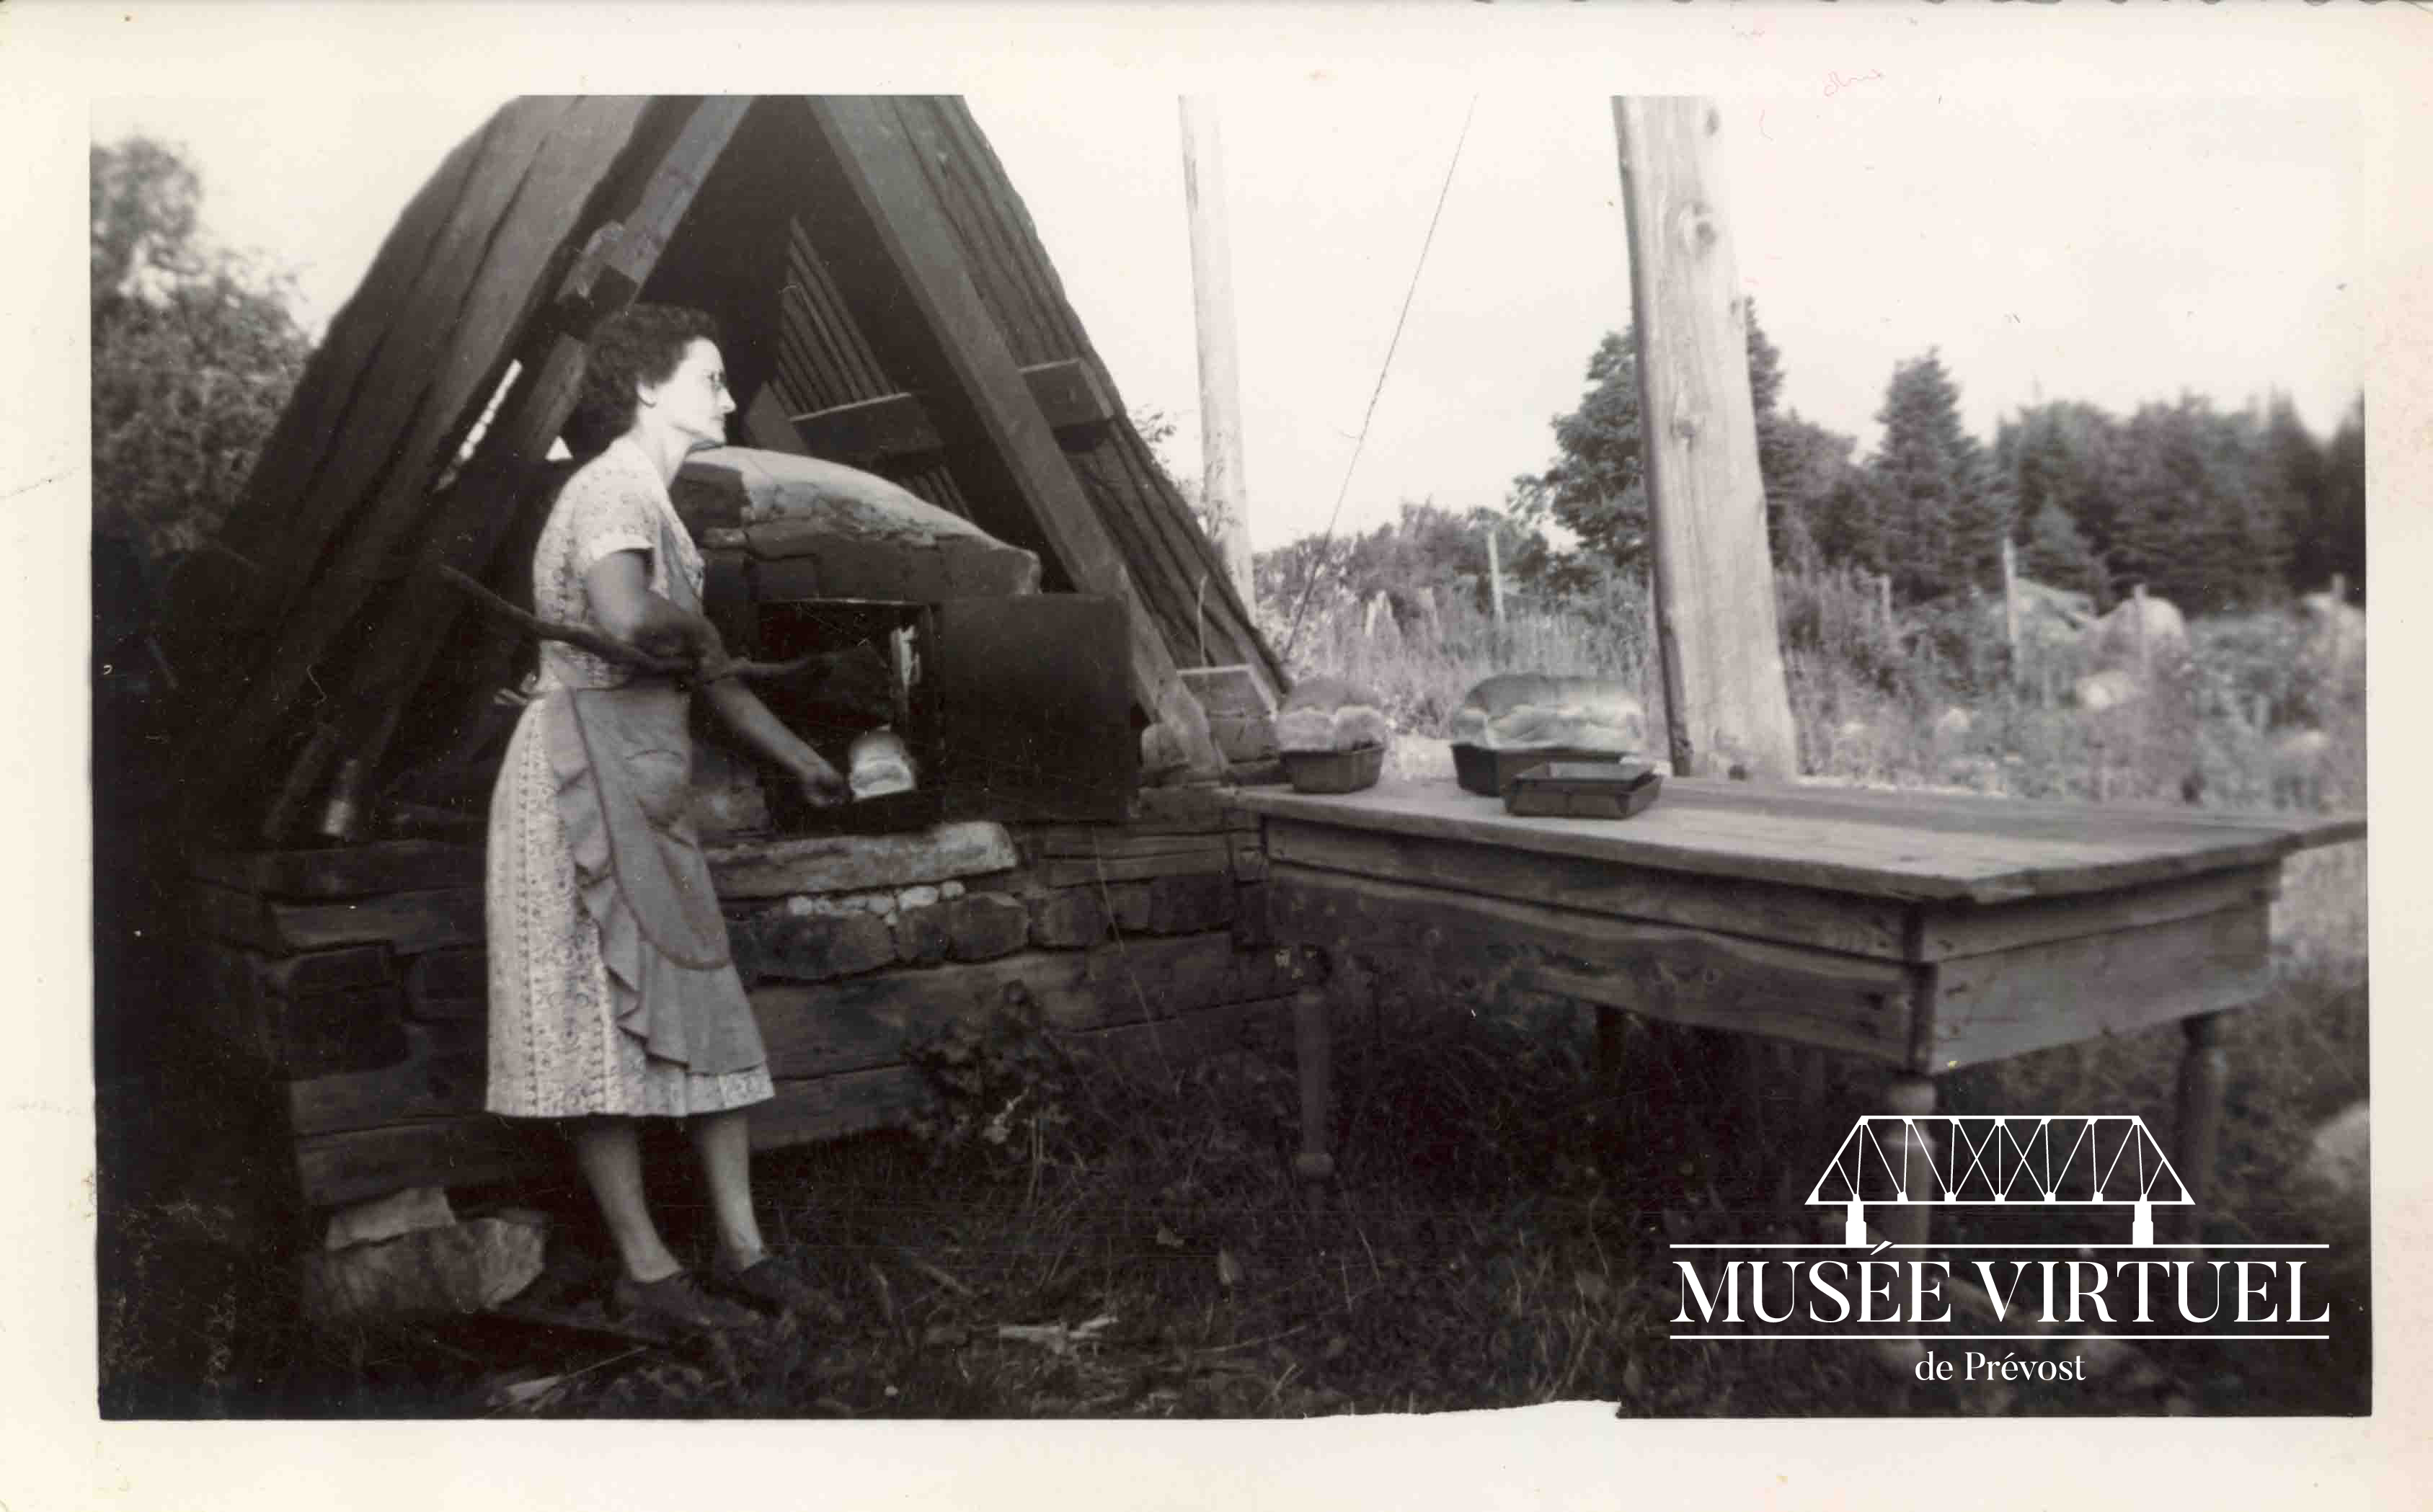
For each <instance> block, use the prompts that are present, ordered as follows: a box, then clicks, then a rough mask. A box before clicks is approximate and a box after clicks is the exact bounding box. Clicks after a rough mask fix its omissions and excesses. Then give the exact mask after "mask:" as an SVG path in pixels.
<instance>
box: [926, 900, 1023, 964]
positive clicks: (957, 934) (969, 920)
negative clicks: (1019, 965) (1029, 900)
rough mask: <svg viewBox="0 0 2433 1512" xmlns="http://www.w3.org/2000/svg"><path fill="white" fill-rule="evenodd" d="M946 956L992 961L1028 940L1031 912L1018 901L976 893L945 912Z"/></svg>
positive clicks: (1012, 951)
mask: <svg viewBox="0 0 2433 1512" xmlns="http://www.w3.org/2000/svg"><path fill="white" fill-rule="evenodd" d="M945 912H946V954H947V955H949V956H951V957H952V958H954V959H955V960H995V959H996V958H997V957H999V956H1010V955H1012V954H1013V953H1014V952H1015V951H1017V950H1020V949H1021V948H1022V947H1023V945H1024V944H1025V943H1027V942H1028V941H1029V939H1030V910H1029V909H1027V908H1024V907H1023V905H1022V900H1021V899H1019V898H1010V897H1007V896H1005V895H1004V894H1003V893H1000V892H975V893H973V894H971V895H970V896H969V897H964V898H959V899H957V900H956V901H955V902H954V903H953V904H952V905H951V906H949V907H948V908H947V909H945Z"/></svg>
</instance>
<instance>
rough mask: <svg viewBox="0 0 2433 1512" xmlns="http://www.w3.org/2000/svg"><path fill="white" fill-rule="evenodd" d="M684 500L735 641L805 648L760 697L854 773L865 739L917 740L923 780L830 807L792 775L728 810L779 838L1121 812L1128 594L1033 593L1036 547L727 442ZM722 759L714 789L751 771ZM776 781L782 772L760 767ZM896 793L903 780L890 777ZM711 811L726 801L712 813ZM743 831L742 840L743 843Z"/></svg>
mask: <svg viewBox="0 0 2433 1512" xmlns="http://www.w3.org/2000/svg"><path fill="white" fill-rule="evenodd" d="M674 492H675V497H676V499H677V501H678V508H679V510H680V511H681V512H683V513H685V514H686V515H688V516H689V517H690V518H689V519H688V523H689V524H690V525H692V526H693V528H694V531H695V534H696V535H697V536H699V537H700V538H702V539H703V540H704V541H705V542H706V543H708V544H709V550H708V552H707V553H706V562H707V566H708V571H707V574H706V579H707V581H706V593H705V599H706V609H707V612H708V613H709V615H710V617H711V618H712V620H715V621H716V622H717V623H718V625H719V629H720V632H721V635H722V637H723V638H724V639H725V640H726V642H727V644H728V646H729V648H730V649H731V650H735V651H738V652H740V653H742V654H748V655H750V656H751V657H753V658H754V659H756V660H760V661H777V662H785V661H793V660H796V659H798V658H805V657H808V658H809V659H808V665H806V666H805V667H804V668H803V669H802V670H801V671H798V672H795V673H792V674H791V675H788V676H784V677H775V678H770V679H766V680H764V681H762V682H761V683H760V684H759V685H758V688H757V690H758V692H759V693H760V696H761V698H762V701H763V702H765V703H767V704H768V705H769V707H770V710H771V711H772V712H773V713H774V714H775V715H776V716H777V717H778V718H779V719H780V720H782V721H783V722H785V723H786V724H787V725H788V727H790V728H791V729H792V730H794V731H795V732H796V733H797V734H799V735H801V736H802V737H803V738H804V739H807V740H808V741H809V742H810V743H811V744H812V746H813V747H814V748H815V749H817V750H818V751H819V753H820V754H821V755H822V756H825V757H826V758H827V760H828V761H829V762H830V763H831V764H832V765H834V766H835V767H836V769H837V770H838V771H839V772H840V773H845V774H847V776H848V777H851V776H853V775H854V771H855V760H854V756H855V748H856V742H857V741H858V740H860V739H863V738H865V737H868V736H870V735H872V734H873V733H874V732H876V731H880V730H885V731H886V732H888V733H889V734H891V735H892V736H893V737H894V738H895V739H896V740H898V741H900V742H901V750H902V753H903V755H904V756H906V757H908V758H909V759H908V761H907V762H906V764H907V765H909V767H910V777H911V786H910V789H909V790H899V791H882V792H876V793H872V794H870V795H862V794H861V793H860V792H859V790H858V792H857V796H856V798H855V800H854V801H853V802H850V803H846V804H842V805H839V806H836V807H829V808H814V807H811V806H810V805H809V804H808V801H806V800H805V798H804V797H803V795H802V794H801V793H800V792H799V791H798V790H796V789H795V788H794V787H793V785H792V784H791V783H788V782H784V781H777V780H764V781H762V782H760V783H759V785H758V786H759V788H760V791H761V793H762V795H763V802H762V803H761V804H760V805H758V806H755V805H753V804H752V803H750V802H749V801H748V800H747V801H745V802H743V803H741V804H739V805H735V806H732V807H733V811H735V812H737V813H740V815H742V816H746V817H748V816H750V815H752V814H755V813H764V814H765V821H764V822H763V823H762V824H717V823H715V816H713V827H714V828H719V829H724V830H728V831H730V832H747V833H748V832H750V831H752V830H755V829H765V830H766V831H767V832H770V833H774V834H779V835H806V834H829V833H856V832H883V831H893V830H902V829H909V828H915V827H919V826H921V825H925V824H934V823H936V822H938V821H939V820H941V819H991V820H998V821H1013V820H1046V819H1064V820H1087V819H1101V820H1112V819H1120V818H1122V817H1123V814H1124V810H1125V806H1126V803H1127V801H1128V799H1129V797H1130V794H1131V790H1132V789H1133V788H1134V787H1135V786H1137V784H1138V782H1139V776H1140V732H1139V729H1138V727H1137V726H1136V725H1135V724H1134V722H1133V719H1132V712H1131V711H1132V699H1131V688H1130V687H1129V684H1128V682H1127V680H1126V668H1125V664H1124V660H1123V647H1124V645H1125V642H1126V637H1127V634H1128V627H1127V625H1126V621H1125V611H1124V606H1123V605H1122V603H1119V602H1117V601H1115V600H1113V599H1107V598H1097V597H1093V596H1089V595H1081V594H1041V593H1039V592H1037V591H1036V584H1037V581H1038V564H1037V560H1036V558H1035V557H1033V556H1032V555H1031V553H1029V552H1023V551H1020V550H1018V549H1016V548H1014V547H1011V546H1007V545H1005V544H1003V543H1002V542H998V541H995V540H993V539H991V538H990V537H988V536H987V535H984V534H983V533H981V532H980V531H979V530H978V528H977V527H974V526H973V525H971V524H970V523H968V522H967V521H964V520H962V519H961V518H957V517H955V516H953V515H950V514H948V513H946V512H945V511H944V510H941V509H938V508H936V507H935V506H933V505H930V504H927V503H926V502H924V501H921V500H920V499H919V498H917V497H915V496H914V495H912V494H910V493H909V492H907V491H906V490H904V489H902V488H898V487H896V486H895V485H893V484H890V483H888V482H886V481H885V480H884V479H881V478H878V477H876V476H874V475H871V474H868V473H862V472H859V471H857V470H856V469H853V468H850V467H840V466H837V465H835V464H831V463H825V462H821V461H818V460H816V459H813V458H808V457H798V456H790V455H786V454H782V453H777V452H768V451H757V450H750V449H746V448H726V449H723V450H719V451H714V452H709V453H706V454H705V455H704V456H702V457H700V458H697V459H695V460H694V461H692V462H690V463H689V464H687V466H686V467H685V470H684V473H683V475H682V476H681V477H680V478H679V479H678V482H677V486H676V489H675V490H674ZM738 759H739V758H736V757H734V756H730V755H726V754H724V753H717V754H713V755H712V756H710V757H709V758H708V759H707V760H706V761H705V762H704V771H703V773H701V777H700V781H701V783H702V785H703V786H704V787H705V788H714V787H715V786H716V785H717V784H718V783H720V782H721V781H726V782H730V783H731V782H735V781H739V780H740V779H741V777H742V776H743V775H744V774H743V773H741V772H740V770H739V767H738ZM760 775H762V776H764V777H768V776H774V773H762V774H760ZM882 786H889V785H882ZM713 807H714V806H713ZM738 838H740V834H739V836H738Z"/></svg>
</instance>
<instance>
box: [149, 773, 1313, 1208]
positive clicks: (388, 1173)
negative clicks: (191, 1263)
mask: <svg viewBox="0 0 2433 1512" xmlns="http://www.w3.org/2000/svg"><path fill="white" fill-rule="evenodd" d="M982 827H985V826H982ZM1010 833H1011V838H1012V841H1013V845H1012V856H1013V858H1015V859H1016V862H1017V864H1015V865H1012V866H1011V867H1007V868H1005V869H1002V870H998V871H993V872H988V873H983V874H979V875H970V876H965V877H961V878H956V879H949V880H943V881H931V882H916V883H911V884H909V885H897V886H887V887H878V888H858V889H857V890H856V891H854V892H842V893H818V894H814V893H810V892H796V891H792V890H791V889H792V888H793V887H794V886H796V885H797V884H796V883H795V882H792V881H790V879H789V877H788V876H787V875H786V872H785V867H784V865H783V863H771V864H765V865H757V866H752V867H748V868H747V867H741V866H737V867H734V868H731V869H730V870H729V871H728V872H725V873H723V874H722V892H723V893H724V894H725V895H726V905H725V906H726V909H727V912H728V917H729V930H730V935H731V938H732V940H733V942H734V946H735V951H736V957H737V963H738V966H739V968H740V969H741V970H742V972H743V974H744V977H745V980H746V983H747V986H748V987H749V990H750V991H751V994H752V997H753V1002H754V1004H755V1006H756V1008H757V1010H758V1011H759V1015H760V1023H761V1029H762V1033H763V1036H764V1038H765V1039H766V1041H767V1044H768V1047H769V1054H770V1062H771V1069H772V1071H773V1072H774V1076H775V1078H776V1080H777V1096H776V1098H775V1100H774V1102H773V1103H769V1104H764V1105H762V1106H761V1107H759V1108H758V1109H757V1110H756V1111H755V1113H754V1116H753V1124H752V1126H753V1136H754V1142H755V1145H756V1147H761V1148H774V1147H782V1146H787V1145H793V1144H799V1143H803V1142H806V1141H809V1140H814V1139H825V1138H834V1137H837V1136H840V1135H843V1134H848V1133H855V1132H859V1131H862V1130H871V1129H877V1128H884V1127H889V1126H895V1125H901V1124H903V1123H905V1122H906V1121H908V1120H910V1118H911V1117H912V1116H913V1115H915V1114H916V1113H918V1112H919V1111H920V1110H921V1109H922V1108H923V1107H924V1106H925V1105H926V1102H927V1096H928V1092H927V1083H926V1081H925V1079H924V1078H923V1077H922V1075H921V1073H920V1072H919V1071H918V1070H916V1069H915V1068H914V1067H913V1066H911V1065H910V1063H908V1062H907V1059H906V1052H907V1049H908V1047H910V1046H911V1045H917V1044H918V1043H920V1042H921V1041H922V1040H923V1039H925V1038H927V1037H928V1036H931V1035H934V1034H936V1033H938V1032H939V1031H941V1030H943V1029H944V1028H946V1027H947V1026H948V1025H950V1024H952V1023H954V1022H956V1021H957V1020H958V1019H960V1018H961V1017H964V1016H965V1015H971V1014H981V1013H986V1012H989V1011H993V1010H994V1009H995V1008H996V1007H997V1006H999V1005H1000V1004H1003V1003H1006V1002H1007V1001H1009V994H1012V995H1014V996H1018V997H1022V998H1027V1000H1028V1001H1029V1002H1030V1003H1032V1004H1035V1005H1036V1006H1037V1008H1038V1009H1039V1011H1040V1012H1041V1013H1042V1015H1043V1016H1044V1019H1045V1021H1046V1024H1047V1025H1048V1027H1049V1028H1050V1030H1051V1032H1053V1033H1055V1034H1057V1035H1058V1036H1059V1037H1061V1038H1063V1040H1064V1041H1065V1042H1066V1043H1067V1044H1069V1045H1074V1046H1076V1047H1078V1048H1082V1049H1084V1050H1085V1051H1087V1052H1091V1053H1095V1054H1096V1055H1097V1056H1099V1057H1102V1058H1103V1059H1104V1060H1106V1061H1108V1062H1113V1063H1114V1064H1117V1065H1121V1066H1129V1067H1131V1068H1134V1069H1148V1070H1151V1071H1155V1070H1160V1069H1170V1068H1179V1067H1181V1066H1183V1065H1185V1064H1187V1063H1189V1062H1190V1061H1191V1060H1192V1059H1193V1058H1195V1057H1197V1056H1200V1055H1204V1054H1207V1053H1210V1052H1212V1051H1215V1050H1218V1049H1222V1048H1225V1047H1229V1046H1234V1045H1242V1044H1245V1043H1253V1042H1259V1041H1262V1040H1263V1039H1265V1038H1266V1037H1267V1036H1270V1035H1280V1034H1281V1032H1282V1026H1283V1025H1284V1024H1285V1022H1286V1021H1287V1018H1288V1002H1289V994H1290V993H1291V992H1292V990H1293V986H1294V984H1293V982H1292V981H1291V980H1290V979H1289V977H1288V975H1287V974H1286V969H1285V967H1283V966H1281V965H1280V964H1279V962H1278V960H1277V957H1276V953H1275V951H1274V950H1273V948H1272V946H1271V944H1270V943H1269V942H1268V934H1267V929H1266V918H1267V906H1266V895H1265V876H1266V858H1265V857H1264V855H1263V854H1262V853H1261V851H1260V849H1259V842H1258V834H1257V831H1256V826H1255V821H1253V820H1252V819H1251V817H1250V816H1248V815H1247V814H1244V813H1242V812H1241V811H1239V810H1237V809H1233V808H1230V807H1227V806H1226V805H1225V804H1224V802H1223V800H1222V798H1221V796H1220V795H1219V793H1218V790H1212V789H1167V790H1151V791H1148V792H1144V793H1142V794H1141V795H1140V802H1139V805H1138V807H1137V808H1136V810H1135V812H1134V814H1133V816H1132V817H1131V819H1130V820H1129V821H1127V822H1125V823H1122V824H1037V825H1027V826H1015V827H1012V829H1011V832H1010ZM197 870H198V873H199V875H198V877H197V885H198V887H200V888H201V890H202V891H203V893H204V896H205V897H206V899H207V900H208V906H207V908H206V910H205V918H206V921H207V922H206V927H205V931H204V932H205V933H206V934H207V935H208V936H209V937H210V941H211V943H210V944H209V946H208V947H207V948H208V951H209V954H210V958H211V961H212V969H211V972H210V991H209V994H208V999H209V1001H208V1005H207V1013H208V1017H209V1020H210V1022H211V1025H212V1027H213V1030H214V1032H215V1033H216V1035H217V1037H218V1038H219V1039H220V1040H221V1041H222V1042H223V1043H224V1044H226V1045H228V1046H230V1047H231V1048H233V1049H234V1050H236V1051H237V1052H238V1053H239V1055H240V1056H241V1057H242V1059H243V1061H244V1062H245V1063H247V1064H248V1065H250V1066H251V1067H253V1068H254V1069H255V1070H256V1071H257V1072H258V1073H259V1074H261V1075H263V1076H265V1077H267V1078H269V1079H272V1080H274V1081H275V1082H276V1083H277V1084H278V1086H279V1087H280V1088H281V1100H282V1101H283V1104H284V1107H285V1109H286V1116H287V1123H288V1135H289V1138H290V1140H291V1142H292V1149H293V1155H294V1160H295V1174H296V1177H297V1180H298V1183H299V1185H300V1187H301V1189H302V1192H303V1195H304V1198H305V1199H306V1200H307V1201H309V1202H311V1203H315V1204H336V1203H347V1202H354V1201H358V1200H362V1199H365V1198H376V1197H380V1196H383V1195H384V1194H386V1193H388V1192H391V1191H394V1190H396V1189H399V1188H401V1187H405V1186H412V1185H441V1186H447V1185H469V1184H482V1183H488V1182H492V1181H502V1180H507V1179H512V1178H517V1177H519V1176H529V1175H535V1174H541V1173H550V1172H557V1171H562V1170H563V1168H564V1163H565V1160H566V1156H565V1151H564V1148H563V1147H562V1145H560V1144H559V1143H558V1142H557V1141H556V1140H555V1139H554V1138H553V1137H552V1136H551V1135H550V1134H549V1132H548V1130H547V1128H546V1126H542V1125H532V1124H519V1123H517V1122H511V1121H510V1120H506V1119H502V1118H498V1117H494V1116H492V1115H490V1114H488V1113H485V1112H483V1092H484V1079H485V1056H486V1045H485V1025H486V1017H485V1015H486V1007H485V994H486V989H487V978H486V974H485V964H484V959H485V958H484V953H483V945H482V893H481V855H480V851H479V848H478V847H474V846H459V845H446V844H439V843H434V842H428V841H400V842H387V843H381V844H375V845H368V846H359V847H352V848H349V849H345V850H332V851H322V852H287V853H273V854H265V855H256V856H245V857H227V856H222V857H214V858H207V859H206V860H205V861H203V862H202V863H201V865H200V866H199V867H198V868H197ZM728 875H731V876H733V877H734V878H735V885H734V886H733V887H728V886H727V885H726V883H725V881H724V877H726V876H728ZM806 875H807V876H808V874H806ZM739 894H749V895H739Z"/></svg>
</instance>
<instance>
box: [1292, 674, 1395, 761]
mask: <svg viewBox="0 0 2433 1512" xmlns="http://www.w3.org/2000/svg"><path fill="white" fill-rule="evenodd" d="M1393 735H1394V727H1393V726H1392V725H1390V724H1388V723H1387V722H1386V714H1385V711H1384V710H1383V709H1380V708H1379V707H1378V706H1377V696H1376V695H1375V694H1374V693H1371V692H1370V691H1369V690H1368V689H1367V688H1356V687H1354V686H1353V685H1352V684H1350V683H1348V682H1345V681H1344V680H1343V679H1342V678H1340V677H1312V678H1309V679H1307V680H1305V681H1303V682H1302V684H1301V685H1300V686H1299V687H1297V688H1294V689H1293V690H1292V693H1291V694H1290V696H1288V697H1286V698H1285V703H1284V707H1282V708H1280V709H1278V710H1276V749H1278V750H1280V751H1358V750H1361V749H1363V748H1365V747H1368V746H1372V745H1385V744H1387V743H1388V742H1389V741H1390V740H1391V739H1393Z"/></svg>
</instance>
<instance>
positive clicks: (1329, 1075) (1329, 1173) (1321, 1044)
mask: <svg viewBox="0 0 2433 1512" xmlns="http://www.w3.org/2000/svg"><path fill="white" fill-rule="evenodd" d="M1333 1059H1334V1048H1333V1033H1332V1028H1331V1027H1330V1026H1329V1025H1328V1023H1327V1014H1326V990H1325V989H1324V988H1323V987H1319V986H1317V985H1316V984H1311V985H1307V986H1303V987H1302V989H1301V990H1300V991H1298V992H1296V993H1294V994H1293V1060H1294V1066H1295V1070H1296V1072H1297V1073H1298V1077H1299V1080H1300V1083H1301V1150H1300V1152H1299V1153H1297V1154H1295V1155H1294V1156H1293V1175H1295V1176H1296V1177H1299V1178H1300V1179H1301V1182H1302V1192H1303V1193H1304V1194H1305V1195H1306V1197H1307V1198H1308V1202H1309V1208H1310V1211H1312V1212H1317V1211H1319V1210H1320V1209H1322V1208H1323V1207H1325V1205H1326V1187H1327V1182H1328V1181H1331V1180H1332V1179H1333V1178H1334V1176H1335V1155H1334V1152H1333V1149H1332V1145H1333V1130H1330V1129H1329V1128H1328V1101H1329V1099H1330V1097H1331V1096H1332V1089H1331V1087H1330V1086H1329V1082H1330V1081H1331V1080H1332V1079H1333V1076H1334V1067H1333Z"/></svg>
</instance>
